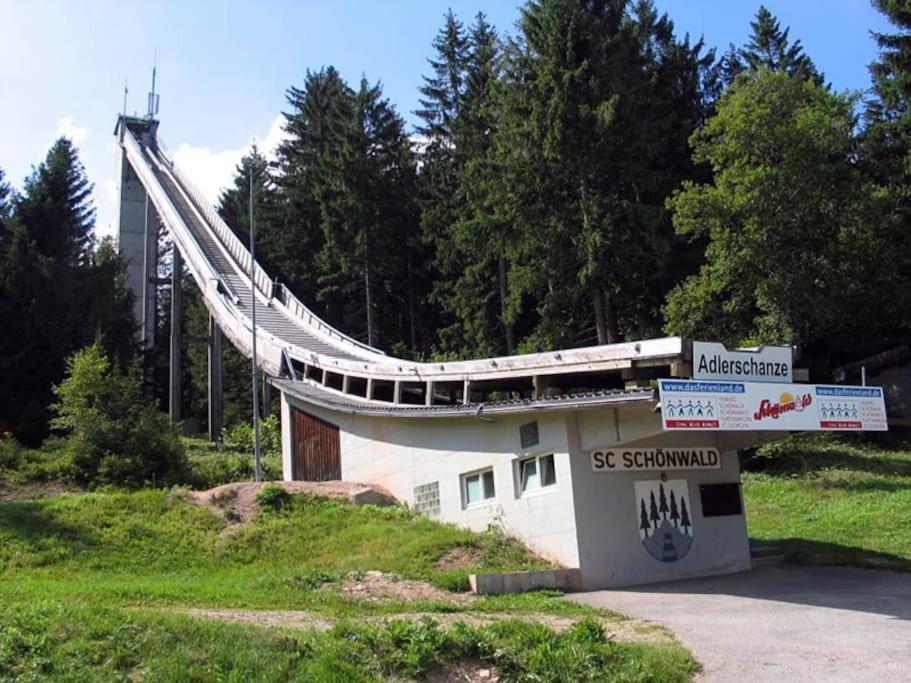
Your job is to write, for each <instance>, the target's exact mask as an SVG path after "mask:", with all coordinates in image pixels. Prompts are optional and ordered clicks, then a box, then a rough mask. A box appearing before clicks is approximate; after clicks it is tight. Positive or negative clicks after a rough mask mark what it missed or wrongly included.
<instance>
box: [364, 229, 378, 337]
mask: <svg viewBox="0 0 911 683" xmlns="http://www.w3.org/2000/svg"><path fill="white" fill-rule="evenodd" d="M364 302H365V304H366V306H367V345H368V346H374V344H375V339H374V338H375V336H376V335H375V333H374V328H373V325H374V320H373V292H372V291H371V289H370V252H369V240H368V239H367V233H366V231H365V232H364Z"/></svg>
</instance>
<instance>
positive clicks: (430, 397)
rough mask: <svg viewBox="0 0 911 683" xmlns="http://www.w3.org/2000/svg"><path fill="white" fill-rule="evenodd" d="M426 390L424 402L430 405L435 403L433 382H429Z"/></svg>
mask: <svg viewBox="0 0 911 683" xmlns="http://www.w3.org/2000/svg"><path fill="white" fill-rule="evenodd" d="M426 387H427V388H426V389H425V391H426V392H427V395H426V396H424V404H425V405H428V406H432V405H433V382H427V384H426Z"/></svg>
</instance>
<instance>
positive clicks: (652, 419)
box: [568, 408, 750, 588]
mask: <svg viewBox="0 0 911 683" xmlns="http://www.w3.org/2000/svg"><path fill="white" fill-rule="evenodd" d="M619 417H620V421H619V426H620V436H621V440H617V438H616V437H617V429H616V425H615V423H614V418H615V414H614V413H613V411H609V410H603V409H602V410H592V411H584V412H579V413H578V414H577V415H575V416H571V417H570V419H569V420H568V431H569V434H570V438H569V442H570V453H571V456H570V457H571V464H572V469H573V487H574V499H575V502H576V527H577V529H578V536H579V568H580V569H581V571H582V581H583V585H584V586H585V587H586V588H608V587H618V586H628V585H634V584H640V583H652V582H657V581H668V580H671V579H682V578H688V577H694V576H706V575H709V574H721V573H728V572H735V571H741V570H744V569H749V567H750V549H749V542H748V539H747V532H746V520H745V517H744V516H743V515H736V516H723V517H711V518H705V517H703V514H702V506H701V501H700V493H699V485H700V484H708V483H735V484H736V483H739V482H740V467H739V463H738V461H737V454H736V452H723V453H722V466H721V468H720V469H711V470H688V471H674V470H668V471H666V472H664V474H665V475H666V477H667V479H668V480H680V479H683V480H686V487H687V491H688V498H689V505H688V507H689V513H690V517H691V521H692V524H693V528H692V531H693V534H692V545H691V546H690V547H689V550H688V551H687V552H686V554H685V555H684V556H683V557H682V558H680V559H678V560H677V561H673V562H664V561H661V560H660V559H656V558H655V557H653V556H652V555H651V554H649V552H648V551H647V550H646V548H645V546H644V545H643V542H642V539H641V537H640V533H639V523H640V517H639V505H638V501H637V499H636V496H635V482H637V481H643V480H648V481H656V480H657V481H660V479H661V475H662V472H658V471H634V472H628V471H627V472H593V471H592V468H591V458H590V452H591V451H592V450H595V449H597V448H600V447H604V446H614V445H618V444H621V443H622V444H624V445H625V446H631V447H632V446H651V447H656V446H661V447H671V446H714V447H719V442H718V438H717V435H716V434H714V433H712V432H702V433H699V432H685V433H676V434H666V433H665V434H662V433H660V426H661V425H660V415H659V414H658V413H655V412H652V411H651V409H649V408H638V409H636V408H629V409H627V410H626V411H624V412H622V413H619ZM656 430H658V431H659V433H656ZM645 434H651V436H649V437H648V438H640V439H636V440H631V441H627V439H626V438H625V437H628V436H640V435H645ZM741 506H742V500H741Z"/></svg>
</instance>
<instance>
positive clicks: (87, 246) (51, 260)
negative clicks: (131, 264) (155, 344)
mask: <svg viewBox="0 0 911 683" xmlns="http://www.w3.org/2000/svg"><path fill="white" fill-rule="evenodd" d="M91 192H92V185H91V183H90V182H89V181H88V179H87V178H86V176H85V171H84V169H83V167H82V164H81V162H80V161H79V157H78V154H77V153H76V150H75V148H74V147H73V146H72V144H71V143H70V142H69V141H68V140H66V139H64V138H61V139H60V140H58V141H57V142H56V143H54V145H53V146H52V147H51V149H50V151H49V152H48V155H47V157H46V159H45V160H44V162H43V163H41V164H40V165H39V166H38V167H37V168H35V170H34V171H33V173H32V174H31V175H30V176H29V177H28V178H27V179H26V181H25V184H24V190H23V193H22V195H21V196H17V197H15V199H14V201H13V202H12V206H11V208H8V207H7V208H3V209H2V212H3V213H4V214H6V215H7V216H8V218H4V220H3V224H4V226H5V227H4V230H3V233H2V239H0V312H2V314H3V319H4V320H9V321H11V324H10V325H9V327H8V328H7V329H6V330H5V331H4V334H3V335H0V415H2V416H3V417H4V419H5V420H7V421H8V424H7V425H6V426H8V427H11V428H12V430H13V433H14V434H15V435H16V436H17V437H18V438H20V439H21V440H23V441H25V442H27V443H30V444H35V443H37V442H38V441H40V440H41V439H42V438H43V437H44V436H45V435H46V434H47V429H48V418H49V413H48V406H49V404H50V402H51V398H52V394H51V386H52V385H53V383H55V382H57V381H59V380H60V379H61V378H62V376H63V371H64V360H65V358H66V357H67V356H69V355H70V354H72V353H73V352H74V351H75V350H77V349H79V348H81V347H83V346H87V345H89V344H91V343H92V342H93V340H95V339H96V338H100V339H101V341H102V343H103V345H104V346H105V348H106V349H107V351H108V352H109V353H110V355H111V356H112V357H113V358H116V359H117V360H119V361H120V362H121V363H122V364H126V363H127V362H128V361H129V359H130V358H131V357H132V355H133V352H134V348H133V321H132V303H131V299H130V295H129V292H128V290H127V288H126V284H125V279H124V267H123V263H122V262H121V261H120V259H119V258H118V257H117V256H116V254H115V253H114V250H113V247H112V246H111V245H110V244H109V243H107V244H103V245H102V246H101V247H100V248H99V249H98V250H97V252H96V251H95V249H94V248H93V247H94V244H93V241H92V229H93V221H94V213H95V212H94V208H93V206H92V202H91Z"/></svg>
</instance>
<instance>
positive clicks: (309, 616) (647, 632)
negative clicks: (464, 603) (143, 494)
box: [167, 607, 674, 644]
mask: <svg viewBox="0 0 911 683" xmlns="http://www.w3.org/2000/svg"><path fill="white" fill-rule="evenodd" d="M167 611H169V612H172V613H176V614H186V615H187V616H191V617H196V618H198V619H211V620H213V621H222V622H225V623H229V624H250V625H253V626H261V627H266V628H279V627H281V628H292V629H302V630H319V631H325V630H327V629H330V628H332V626H334V625H335V623H336V622H337V620H335V619H331V618H328V617H325V616H323V615H321V614H317V613H315V612H307V611H304V610H250V609H216V608H199V607H188V608H174V609H170V610H167ZM399 619H409V620H411V621H421V620H423V619H431V620H433V621H435V622H437V624H439V625H440V626H444V627H446V626H451V625H452V624H453V623H455V622H457V621H460V622H462V623H465V624H469V625H471V626H489V625H491V624H494V623H497V622H499V621H505V620H518V621H526V622H534V623H538V624H542V625H544V626H547V627H548V628H551V629H553V630H554V631H557V632H561V631H565V630H567V629H569V628H571V627H572V626H573V625H574V624H575V623H576V622H578V621H579V619H578V618H575V617H561V616H556V615H553V614H543V613H540V612H532V613H524V614H511V613H506V612H404V613H401V614H386V615H382V616H368V617H360V618H359V619H358V620H359V621H360V622H362V623H368V624H383V623H386V622H389V621H394V620H399ZM600 622H601V625H602V626H603V627H604V630H605V631H606V632H607V635H608V636H609V637H610V638H613V639H614V640H618V641H622V642H627V643H657V644H663V643H672V642H674V638H673V636H672V635H671V634H670V633H668V632H667V631H666V630H664V629H662V628H660V627H656V626H655V625H654V624H650V623H648V622H644V621H638V620H636V619H627V620H622V621H615V620H611V619H601V620H600Z"/></svg>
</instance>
